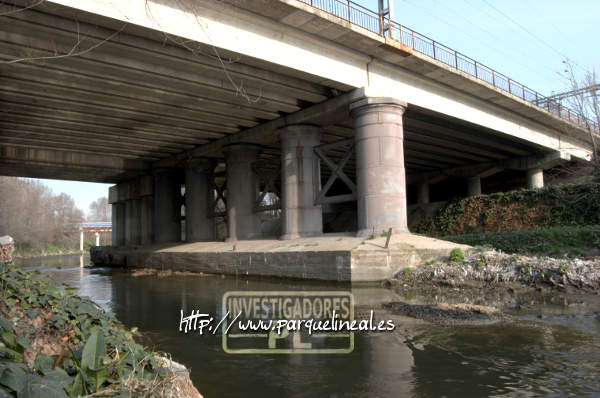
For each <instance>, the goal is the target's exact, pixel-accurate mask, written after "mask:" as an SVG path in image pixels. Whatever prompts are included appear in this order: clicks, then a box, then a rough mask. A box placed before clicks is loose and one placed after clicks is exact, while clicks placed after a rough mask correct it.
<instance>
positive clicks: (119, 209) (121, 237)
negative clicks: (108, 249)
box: [112, 202, 125, 246]
mask: <svg viewBox="0 0 600 398" xmlns="http://www.w3.org/2000/svg"><path fill="white" fill-rule="evenodd" d="M112 244H113V246H125V203H124V202H116V203H113V205H112Z"/></svg>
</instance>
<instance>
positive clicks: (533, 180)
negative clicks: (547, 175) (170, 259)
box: [527, 168, 544, 189]
mask: <svg viewBox="0 0 600 398" xmlns="http://www.w3.org/2000/svg"><path fill="white" fill-rule="evenodd" d="M539 188H544V170H543V169H541V168H535V169H528V170H527V189H539Z"/></svg>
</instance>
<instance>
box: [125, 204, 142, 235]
mask: <svg viewBox="0 0 600 398" xmlns="http://www.w3.org/2000/svg"><path fill="white" fill-rule="evenodd" d="M140 207H141V203H140V200H139V199H137V198H132V199H129V200H128V201H126V202H125V245H127V246H135V245H139V244H140V235H141V233H140V232H141V225H140Z"/></svg>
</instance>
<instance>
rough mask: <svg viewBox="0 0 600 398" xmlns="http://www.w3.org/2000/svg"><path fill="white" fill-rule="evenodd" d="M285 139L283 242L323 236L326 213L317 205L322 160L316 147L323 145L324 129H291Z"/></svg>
mask: <svg viewBox="0 0 600 398" xmlns="http://www.w3.org/2000/svg"><path fill="white" fill-rule="evenodd" d="M279 135H280V139H281V179H282V180H281V188H282V189H281V190H282V192H281V196H282V198H281V233H282V235H281V239H295V238H299V237H306V236H319V235H321V234H322V233H323V211H322V209H321V206H320V205H315V199H316V197H315V195H316V192H317V188H318V187H316V185H317V183H318V181H319V173H320V171H319V160H318V158H317V157H316V156H315V154H314V151H313V148H314V147H315V146H317V145H319V144H320V142H321V128H320V127H317V126H310V125H295V126H287V127H284V128H282V129H281V130H280V131H279Z"/></svg>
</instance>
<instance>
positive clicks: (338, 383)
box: [28, 257, 600, 398]
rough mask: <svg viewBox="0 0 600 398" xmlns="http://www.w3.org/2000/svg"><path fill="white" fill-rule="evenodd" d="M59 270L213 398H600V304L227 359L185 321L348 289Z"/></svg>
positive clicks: (366, 293)
mask: <svg viewBox="0 0 600 398" xmlns="http://www.w3.org/2000/svg"><path fill="white" fill-rule="evenodd" d="M60 261H61V263H62V265H63V267H61V268H58V267H57V263H54V264H52V265H48V264H46V265H45V266H42V267H40V269H41V270H42V272H44V273H48V274H50V276H51V277H52V278H53V279H55V280H57V281H61V282H64V283H66V284H68V285H70V286H72V287H74V288H76V289H78V291H79V293H80V294H81V295H86V296H90V297H91V298H92V299H94V300H95V301H96V302H97V303H98V304H100V305H101V306H102V307H103V308H105V309H106V310H108V311H112V312H114V313H115V314H116V316H117V317H118V318H119V319H120V320H121V321H123V322H124V323H125V324H126V325H128V326H129V327H133V326H138V327H139V329H140V330H141V331H142V332H143V333H144V335H145V336H146V337H147V339H148V340H147V341H146V344H150V345H153V346H155V348H157V349H159V350H162V351H167V352H169V353H171V354H172V356H173V358H174V359H175V360H176V361H178V362H182V363H183V364H185V365H186V366H188V367H189V368H191V369H192V379H193V381H194V384H195V385H196V387H197V388H198V390H199V391H200V392H201V393H202V394H203V395H204V396H205V397H207V398H211V397H248V396H260V397H486V396H523V397H530V396H531V397H537V396H549V397H555V396H600V320H598V319H599V318H598V316H599V315H600V312H599V311H600V308H598V306H597V303H598V296H589V297H588V298H586V297H583V299H582V298H581V297H578V299H577V300H574V299H572V298H569V297H556V300H555V297H552V298H551V299H548V297H536V296H535V295H534V296H527V297H526V298H523V299H517V301H519V300H521V301H522V302H521V303H516V304H515V303H514V302H513V303H512V304H511V305H510V308H511V309H510V313H511V314H512V316H513V318H514V321H511V322H505V323H497V324H488V325H469V326H439V325H433V324H427V323H424V322H419V321H415V320H412V319H408V318H400V317H394V316H392V315H391V314H387V316H389V317H391V318H393V319H395V322H396V324H397V326H398V327H397V328H396V330H395V331H394V332H391V333H382V334H375V335H356V337H355V349H354V351H353V352H352V353H351V354H345V355H257V354H253V355H232V354H226V353H224V352H223V350H222V348H221V339H220V337H217V336H199V335H198V334H187V335H186V334H183V333H180V332H179V331H178V327H179V317H180V314H179V311H180V309H184V310H186V311H190V310H192V309H199V310H201V311H202V312H207V313H212V314H214V313H216V312H217V311H218V308H219V307H220V306H221V297H222V295H223V294H224V293H225V292H226V291H231V290H238V291H239V290H249V291H252V290H254V291H255V290H319V289H320V290H344V289H348V287H344V286H339V285H324V284H315V283H302V282H299V281H293V282H290V281H274V280H241V279H230V278H221V277H213V276H210V277H206V276H205V277H200V276H167V277H161V278H159V277H156V276H140V277H133V276H131V274H128V273H125V272H122V271H118V270H108V269H89V268H79V267H78V265H79V257H69V258H62V259H61V260H60ZM28 265H30V266H32V265H36V264H35V260H30V262H29V263H28ZM37 265H39V264H37ZM351 290H352V292H353V294H354V296H355V299H356V301H357V302H358V303H362V306H363V307H364V308H368V307H369V306H372V307H377V306H378V303H380V302H385V301H389V300H390V299H392V300H404V301H409V302H411V301H412V302H414V301H419V302H428V301H429V302H436V301H440V297H437V296H435V297H434V296H433V295H432V296H427V295H425V296H423V295H421V296H418V297H416V296H415V295H414V294H413V295H410V296H407V295H403V293H402V292H401V291H393V290H386V289H382V288H373V287H371V288H367V287H364V288H361V287H353V288H351ZM471 295H472V293H471ZM463 300H472V297H471V298H469V297H467V298H464V297H463ZM442 301H444V300H442ZM513 301H514V300H513ZM365 303H366V304H365ZM521 304H522V305H521ZM365 305H366V307H365ZM542 314H543V316H542ZM384 316H386V315H385V314H384Z"/></svg>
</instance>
